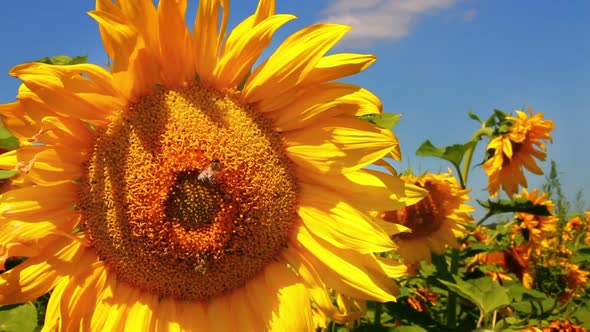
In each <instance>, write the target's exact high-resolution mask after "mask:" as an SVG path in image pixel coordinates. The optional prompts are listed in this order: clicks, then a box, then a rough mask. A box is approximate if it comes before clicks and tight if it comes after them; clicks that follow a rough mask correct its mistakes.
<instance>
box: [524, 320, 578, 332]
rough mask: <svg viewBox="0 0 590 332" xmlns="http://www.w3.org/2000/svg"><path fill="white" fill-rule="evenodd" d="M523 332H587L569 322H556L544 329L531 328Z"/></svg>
mask: <svg viewBox="0 0 590 332" xmlns="http://www.w3.org/2000/svg"><path fill="white" fill-rule="evenodd" d="M521 331H522V332H529V331H530V332H587V331H588V330H586V328H584V327H583V326H580V325H577V324H574V323H572V322H570V321H569V320H563V321H560V320H554V321H552V322H551V324H550V325H549V326H545V327H542V328H539V327H534V326H529V327H526V328H523V329H521Z"/></svg>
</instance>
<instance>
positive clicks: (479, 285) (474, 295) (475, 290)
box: [439, 277, 510, 315]
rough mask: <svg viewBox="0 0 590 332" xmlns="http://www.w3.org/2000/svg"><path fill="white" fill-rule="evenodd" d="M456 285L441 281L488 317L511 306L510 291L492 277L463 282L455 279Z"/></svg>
mask: <svg viewBox="0 0 590 332" xmlns="http://www.w3.org/2000/svg"><path fill="white" fill-rule="evenodd" d="M454 279H455V283H452V282H449V281H446V280H442V279H439V281H440V282H442V283H443V284H444V285H446V286H447V287H448V288H449V289H451V290H453V291H455V292H456V293H457V294H459V295H460V296H462V297H464V298H466V299H467V300H469V301H471V302H473V304H475V305H476V306H477V307H478V308H479V309H480V310H481V311H482V312H483V313H484V315H488V314H490V313H492V312H493V311H494V310H496V309H499V308H501V307H505V306H507V305H509V304H510V297H509V296H508V290H507V289H505V288H504V287H502V286H500V284H498V283H497V282H495V281H494V280H492V278H490V277H483V278H477V279H471V280H467V281H463V280H461V279H460V278H457V277H454Z"/></svg>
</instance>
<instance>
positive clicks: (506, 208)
mask: <svg viewBox="0 0 590 332" xmlns="http://www.w3.org/2000/svg"><path fill="white" fill-rule="evenodd" d="M477 202H478V203H479V204H480V205H481V206H483V207H485V208H486V209H488V210H489V212H488V213H489V214H490V215H495V214H500V213H506V212H526V213H530V214H534V215H537V216H550V215H551V212H549V209H547V206H545V205H541V204H534V203H533V202H531V201H529V200H528V199H526V198H524V197H518V198H514V199H512V200H508V199H500V200H497V201H492V200H488V201H487V202H484V201H481V200H477Z"/></svg>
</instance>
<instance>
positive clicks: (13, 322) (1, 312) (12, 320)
mask: <svg viewBox="0 0 590 332" xmlns="http://www.w3.org/2000/svg"><path fill="white" fill-rule="evenodd" d="M36 327H37V310H36V309H35V306H34V305H33V304H32V303H30V302H27V303H23V304H15V305H7V306H2V307H0V331H6V332H13V331H14V332H28V331H31V332H32V331H35V328H36Z"/></svg>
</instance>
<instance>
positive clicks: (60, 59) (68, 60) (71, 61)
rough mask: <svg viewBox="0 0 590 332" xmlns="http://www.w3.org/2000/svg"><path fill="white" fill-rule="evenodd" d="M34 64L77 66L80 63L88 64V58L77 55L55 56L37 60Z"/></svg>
mask: <svg viewBox="0 0 590 332" xmlns="http://www.w3.org/2000/svg"><path fill="white" fill-rule="evenodd" d="M35 62H43V63H46V64H49V65H62V66H63V65H77V64H81V63H87V62H88V56H87V55H79V56H77V57H74V58H72V57H70V56H67V55H56V56H52V57H51V58H50V57H43V58H41V59H39V60H36V61H35Z"/></svg>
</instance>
